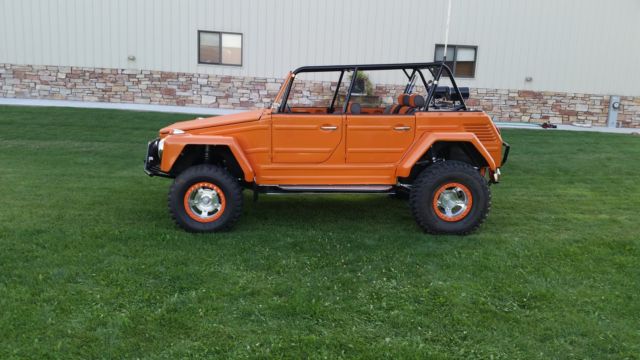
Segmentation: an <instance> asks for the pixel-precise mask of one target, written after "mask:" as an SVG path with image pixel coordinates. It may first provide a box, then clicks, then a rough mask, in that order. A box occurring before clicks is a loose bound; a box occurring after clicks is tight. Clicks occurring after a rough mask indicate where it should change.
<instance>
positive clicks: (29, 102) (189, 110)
mask: <svg viewBox="0 0 640 360" xmlns="http://www.w3.org/2000/svg"><path fill="white" fill-rule="evenodd" d="M0 105H17V106H53V107H71V108H86V109H115V110H133V111H157V112H170V113H179V114H198V115H227V114H236V113H239V112H241V111H243V110H232V109H216V108H206V107H188V106H170V105H147V104H130V103H107V102H90V101H69V100H40V99H14V98H0ZM496 125H497V126H498V127H499V128H501V129H533V130H546V131H554V130H568V131H591V132H603V133H616V134H631V133H640V129H633V128H608V127H590V128H588V127H580V126H573V125H558V128H557V129H543V128H541V127H540V126H539V125H537V124H529V123H512V122H500V121H496Z"/></svg>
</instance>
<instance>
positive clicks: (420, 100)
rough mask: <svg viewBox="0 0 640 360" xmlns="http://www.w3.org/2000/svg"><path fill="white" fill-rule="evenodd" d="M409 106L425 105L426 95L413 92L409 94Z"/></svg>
mask: <svg viewBox="0 0 640 360" xmlns="http://www.w3.org/2000/svg"><path fill="white" fill-rule="evenodd" d="M409 106H411V107H423V106H424V97H422V95H418V94H411V95H410V96H409Z"/></svg>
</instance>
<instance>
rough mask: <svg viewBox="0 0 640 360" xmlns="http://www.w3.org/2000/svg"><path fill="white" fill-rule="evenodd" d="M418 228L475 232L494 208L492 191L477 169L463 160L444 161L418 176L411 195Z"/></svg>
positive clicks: (461, 232) (447, 232) (461, 233)
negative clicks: (492, 207)
mask: <svg viewBox="0 0 640 360" xmlns="http://www.w3.org/2000/svg"><path fill="white" fill-rule="evenodd" d="M410 204H411V210H412V212H413V217H414V218H415V220H416V222H417V223H418V225H419V226H420V227H421V228H422V229H423V230H424V231H425V232H428V233H431V234H457V235H465V234H469V233H471V232H473V231H475V230H476V229H477V228H478V227H479V226H480V225H481V224H482V222H484V220H485V219H486V217H487V215H488V213H489V210H490V209H491V192H490V190H489V186H488V184H487V181H486V179H484V178H483V177H482V176H481V175H480V173H479V172H478V170H477V169H476V168H474V167H473V166H471V165H469V164H467V163H464V162H460V161H443V162H440V163H436V164H434V165H431V166H430V167H428V168H426V169H425V170H423V171H422V173H420V175H418V178H417V179H416V181H415V182H414V184H413V188H412V190H411V195H410Z"/></svg>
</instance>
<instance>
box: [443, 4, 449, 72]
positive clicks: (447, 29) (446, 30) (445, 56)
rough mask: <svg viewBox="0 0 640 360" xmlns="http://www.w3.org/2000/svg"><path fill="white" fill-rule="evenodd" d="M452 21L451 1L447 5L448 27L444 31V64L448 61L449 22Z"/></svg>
mask: <svg viewBox="0 0 640 360" xmlns="http://www.w3.org/2000/svg"><path fill="white" fill-rule="evenodd" d="M450 20H451V0H449V1H448V4H447V26H446V28H445V30H444V54H443V56H442V62H443V63H444V62H445V61H447V45H448V44H449V22H450Z"/></svg>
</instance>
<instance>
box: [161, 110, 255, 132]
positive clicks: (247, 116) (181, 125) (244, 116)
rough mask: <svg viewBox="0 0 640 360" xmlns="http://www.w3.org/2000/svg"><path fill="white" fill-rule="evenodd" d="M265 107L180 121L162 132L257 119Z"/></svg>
mask: <svg viewBox="0 0 640 360" xmlns="http://www.w3.org/2000/svg"><path fill="white" fill-rule="evenodd" d="M264 111H265V109H260V110H252V111H244V112H241V113H237V114H231V115H222V116H212V117H208V118H199V119H195V120H189V121H180V122H177V123H174V124H171V125H169V126H167V127H164V128H162V129H160V134H168V133H169V132H171V130H173V129H180V130H182V131H189V130H196V129H204V128H209V127H213V126H222V125H231V124H237V123H242V122H247V121H255V120H258V119H260V117H261V116H262V114H263V113H264Z"/></svg>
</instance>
